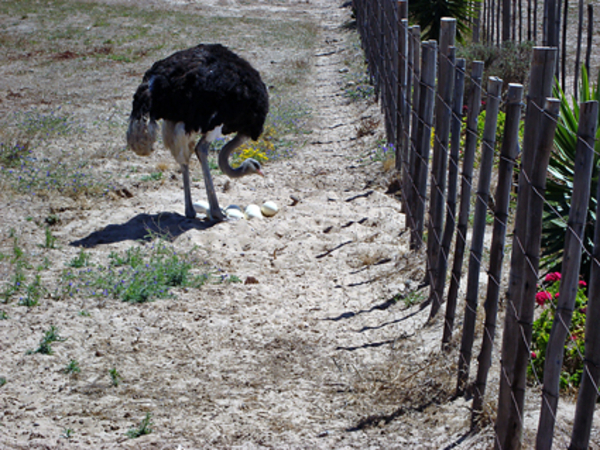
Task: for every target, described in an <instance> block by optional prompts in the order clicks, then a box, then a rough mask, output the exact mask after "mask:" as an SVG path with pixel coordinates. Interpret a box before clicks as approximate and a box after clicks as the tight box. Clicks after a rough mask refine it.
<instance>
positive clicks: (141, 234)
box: [69, 212, 214, 248]
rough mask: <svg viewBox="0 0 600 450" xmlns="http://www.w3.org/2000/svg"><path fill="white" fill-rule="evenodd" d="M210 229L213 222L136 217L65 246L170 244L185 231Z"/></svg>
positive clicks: (165, 215)
mask: <svg viewBox="0 0 600 450" xmlns="http://www.w3.org/2000/svg"><path fill="white" fill-rule="evenodd" d="M213 225H214V223H213V222H205V221H200V220H198V219H190V218H188V217H185V216H182V215H181V214H177V213H172V212H163V213H159V214H138V215H137V216H135V217H133V218H131V219H129V220H128V221H127V222H125V223H122V224H110V225H107V226H106V227H104V228H103V229H101V230H98V231H94V232H92V233H91V234H90V235H89V236H86V237H84V238H82V239H79V240H76V241H73V242H70V243H69V245H71V246H74V247H84V248H91V247H95V246H97V245H100V244H113V243H115V242H123V241H128V240H130V241H146V242H149V241H151V240H152V239H155V238H156V237H157V236H158V237H160V238H163V239H166V240H168V241H171V242H172V241H174V240H175V239H176V238H177V237H179V236H181V235H182V234H183V233H185V232H187V231H189V230H206V229H207V228H210V227H211V226H213Z"/></svg>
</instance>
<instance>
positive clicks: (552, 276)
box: [544, 272, 561, 283]
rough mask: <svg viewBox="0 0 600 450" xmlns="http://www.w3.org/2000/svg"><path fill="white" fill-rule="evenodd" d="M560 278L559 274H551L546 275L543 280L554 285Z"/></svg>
mask: <svg viewBox="0 0 600 450" xmlns="http://www.w3.org/2000/svg"><path fill="white" fill-rule="evenodd" d="M560 277H561V275H560V272H552V273H549V274H548V275H546V278H544V280H545V281H546V283H554V282H555V281H558V280H560Z"/></svg>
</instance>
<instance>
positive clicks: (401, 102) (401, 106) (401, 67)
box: [394, 0, 409, 171]
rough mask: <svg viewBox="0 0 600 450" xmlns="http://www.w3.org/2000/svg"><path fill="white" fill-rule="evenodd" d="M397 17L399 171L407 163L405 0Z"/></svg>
mask: <svg viewBox="0 0 600 450" xmlns="http://www.w3.org/2000/svg"><path fill="white" fill-rule="evenodd" d="M397 13H398V19H397V25H396V26H397V27H398V50H397V52H396V54H397V56H396V57H397V60H398V68H397V71H398V86H397V90H398V98H397V102H398V105H397V107H396V115H397V117H396V123H397V126H398V129H397V130H396V140H395V142H394V145H395V147H396V170H398V171H401V170H403V167H405V166H406V165H407V162H406V160H407V158H408V154H409V153H408V150H409V149H407V148H405V146H404V145H403V143H404V142H405V139H404V136H407V135H408V127H409V123H408V117H407V110H408V94H409V90H408V78H409V74H408V66H409V63H408V61H409V55H408V20H407V19H406V14H408V2H407V1H406V0H400V1H399V2H398V7H397Z"/></svg>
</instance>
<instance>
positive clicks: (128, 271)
mask: <svg viewBox="0 0 600 450" xmlns="http://www.w3.org/2000/svg"><path fill="white" fill-rule="evenodd" d="M197 265H198V260H197V259H196V258H195V257H194V256H193V253H192V252H188V253H182V254H179V253H177V252H176V251H175V249H173V248H172V247H170V246H167V245H166V244H164V243H163V242H159V243H158V244H157V245H152V246H150V247H142V246H140V247H131V248H129V249H128V250H127V251H125V252H122V253H116V252H113V253H111V254H110V255H109V262H108V264H107V265H106V266H104V265H98V266H95V267H88V268H86V269H83V270H78V271H72V270H69V269H67V270H65V271H63V274H62V277H61V278H62V279H61V281H60V286H61V287H60V292H59V293H58V297H65V296H74V295H78V296H81V295H82V296H85V297H104V298H113V299H119V300H122V301H125V302H131V303H144V302H148V301H152V300H154V299H157V298H169V297H172V296H173V294H172V293H171V289H172V288H174V287H186V288H200V287H201V286H202V285H204V284H205V283H206V282H207V281H208V279H209V277H210V275H208V274H200V275H198V274H194V273H192V268H193V267H196V266H197Z"/></svg>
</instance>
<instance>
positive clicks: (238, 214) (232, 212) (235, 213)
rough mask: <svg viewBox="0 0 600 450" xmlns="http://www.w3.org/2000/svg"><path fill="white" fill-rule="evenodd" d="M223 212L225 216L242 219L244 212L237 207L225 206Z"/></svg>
mask: <svg viewBox="0 0 600 450" xmlns="http://www.w3.org/2000/svg"><path fill="white" fill-rule="evenodd" d="M225 214H226V215H227V217H229V218H231V219H243V218H244V213H243V212H242V210H241V209H237V208H227V209H225Z"/></svg>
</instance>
